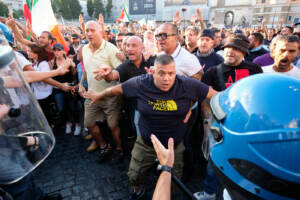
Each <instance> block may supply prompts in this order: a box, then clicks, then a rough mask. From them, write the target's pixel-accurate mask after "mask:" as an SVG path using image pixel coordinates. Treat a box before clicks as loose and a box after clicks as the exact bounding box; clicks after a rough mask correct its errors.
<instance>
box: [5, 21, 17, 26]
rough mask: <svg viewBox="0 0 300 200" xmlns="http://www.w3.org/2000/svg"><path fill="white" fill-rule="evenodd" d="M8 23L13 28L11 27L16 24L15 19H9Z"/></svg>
mask: <svg viewBox="0 0 300 200" xmlns="http://www.w3.org/2000/svg"><path fill="white" fill-rule="evenodd" d="M6 25H7V26H8V27H10V28H11V27H14V26H16V22H15V20H14V19H9V20H7V21H6Z"/></svg>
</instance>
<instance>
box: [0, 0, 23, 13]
mask: <svg viewBox="0 0 300 200" xmlns="http://www.w3.org/2000/svg"><path fill="white" fill-rule="evenodd" d="M2 1H3V3H5V4H6V5H7V7H8V9H9V12H10V13H12V12H13V10H19V9H21V10H23V0H2Z"/></svg>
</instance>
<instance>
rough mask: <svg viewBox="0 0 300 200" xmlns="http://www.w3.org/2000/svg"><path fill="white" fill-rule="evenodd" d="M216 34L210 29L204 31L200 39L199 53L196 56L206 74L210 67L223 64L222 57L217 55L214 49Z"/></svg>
mask: <svg viewBox="0 0 300 200" xmlns="http://www.w3.org/2000/svg"><path fill="white" fill-rule="evenodd" d="M213 45H214V33H213V31H211V30H210V29H203V30H202V31H201V33H200V34H199V37H198V51H197V52H196V53H194V55H195V56H196V57H197V58H198V60H199V62H200V64H201V65H202V68H203V71H204V72H206V71H207V70H208V69H209V68H210V67H212V66H216V65H218V64H220V63H222V62H223V60H224V59H223V58H222V56H220V55H219V54H217V53H216V52H215V51H214V49H213Z"/></svg>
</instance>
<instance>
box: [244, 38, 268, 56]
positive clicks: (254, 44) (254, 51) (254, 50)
mask: <svg viewBox="0 0 300 200" xmlns="http://www.w3.org/2000/svg"><path fill="white" fill-rule="evenodd" d="M249 41H250V45H249V52H250V54H249V55H248V56H246V57H245V59H246V60H247V61H249V62H252V61H253V60H254V59H255V58H256V57H258V56H261V55H263V54H266V53H268V51H267V50H265V49H264V47H263V46H262V44H263V41H264V36H263V35H262V34H261V33H252V34H251V35H250V36H249Z"/></svg>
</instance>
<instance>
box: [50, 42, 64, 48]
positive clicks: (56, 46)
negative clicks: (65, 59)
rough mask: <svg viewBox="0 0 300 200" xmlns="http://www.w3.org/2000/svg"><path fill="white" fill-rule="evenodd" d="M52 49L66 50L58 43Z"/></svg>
mask: <svg viewBox="0 0 300 200" xmlns="http://www.w3.org/2000/svg"><path fill="white" fill-rule="evenodd" d="M52 49H53V50H55V49H58V50H64V49H65V48H64V46H63V45H62V44H60V43H56V44H55V45H54V46H53V48H52Z"/></svg>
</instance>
